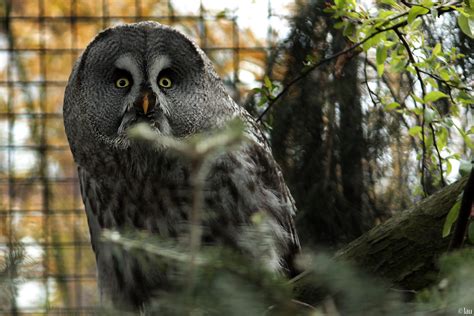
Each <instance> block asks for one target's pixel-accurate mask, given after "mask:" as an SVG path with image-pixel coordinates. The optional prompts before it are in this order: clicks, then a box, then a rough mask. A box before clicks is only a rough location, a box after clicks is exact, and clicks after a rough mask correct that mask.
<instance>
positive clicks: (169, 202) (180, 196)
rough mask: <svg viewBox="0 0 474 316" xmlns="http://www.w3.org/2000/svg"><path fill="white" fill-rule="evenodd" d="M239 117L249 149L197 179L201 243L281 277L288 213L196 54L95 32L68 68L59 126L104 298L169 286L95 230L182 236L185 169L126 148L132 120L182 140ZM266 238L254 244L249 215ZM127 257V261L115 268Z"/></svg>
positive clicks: (276, 177)
mask: <svg viewBox="0 0 474 316" xmlns="http://www.w3.org/2000/svg"><path fill="white" fill-rule="evenodd" d="M235 118H239V119H241V120H242V121H243V122H244V123H245V126H246V130H245V133H246V135H247V136H248V138H249V139H250V140H251V141H250V142H247V143H245V144H244V145H242V146H241V147H239V149H237V150H233V151H231V152H227V153H224V154H222V155H220V156H219V157H217V158H216V159H214V160H213V161H212V163H211V166H210V168H209V172H208V174H207V176H206V178H205V181H204V189H203V196H204V201H203V202H204V205H203V212H204V213H205V214H203V216H202V218H203V219H202V223H201V225H202V231H203V234H202V242H203V243H204V244H221V245H225V246H228V247H231V248H233V249H235V250H237V251H239V252H241V253H244V254H246V255H248V256H249V257H250V258H254V259H255V260H256V262H259V263H260V264H261V265H263V266H266V267H268V269H271V270H274V271H276V272H277V273H279V272H282V273H286V274H288V275H291V274H292V273H294V270H293V267H292V260H293V256H294V254H295V253H296V252H297V251H298V249H299V242H298V238H297V235H296V233H295V229H294V224H293V216H294V215H295V210H296V209H295V206H294V202H293V199H292V197H291V195H290V193H289V190H288V188H287V186H286V185H285V183H284V180H283V177H282V174H281V171H280V169H279V167H278V165H277V163H276V162H275V160H274V159H273V157H272V155H271V151H270V149H269V147H268V145H267V143H266V140H265V138H264V136H263V134H262V132H261V131H260V129H259V128H258V126H256V124H255V123H254V121H253V119H252V118H251V117H250V115H249V114H248V113H247V112H246V111H245V110H244V109H243V108H241V107H240V106H238V105H237V104H236V103H235V102H234V101H233V100H232V99H231V98H230V97H229V95H228V94H227V93H226V90H225V88H224V86H223V84H222V82H221V80H220V79H219V78H218V76H217V75H216V73H215V71H214V69H213V66H212V64H211V62H210V61H209V59H208V58H207V57H206V55H205V54H204V53H203V52H202V50H201V49H200V48H199V47H197V46H196V45H195V44H194V43H193V42H192V41H191V40H189V39H188V38H187V37H186V36H185V35H183V34H181V33H180V32H178V31H176V30H174V29H172V28H170V27H167V26H163V25H160V24H158V23H154V22H142V23H137V24H130V25H122V26H118V27H114V28H110V29H107V30H105V31H103V32H101V33H100V34H99V35H97V36H96V38H95V39H94V40H93V41H92V42H91V43H90V44H89V46H88V47H87V48H86V50H85V51H84V53H83V54H82V56H81V57H80V58H79V60H78V61H77V62H76V64H75V66H74V69H73V71H72V74H71V76H70V78H69V82H68V85H67V88H66V92H65V98H64V124H65V128H66V133H67V137H68V141H69V144H70V147H71V151H72V153H73V156H74V160H75V162H76V163H77V165H78V170H79V180H80V184H81V193H82V198H83V202H84V205H85V209H86V214H87V220H88V224H89V229H90V235H91V242H92V247H93V249H94V251H95V254H96V260H97V268H98V277H99V287H100V290H101V294H102V298H103V299H104V300H107V301H112V302H113V303H115V304H117V305H123V306H125V305H127V306H141V305H142V304H144V303H146V302H147V300H149V298H150V297H151V295H152V293H153V292H156V290H166V289H167V288H169V287H170V286H171V285H170V280H169V277H168V275H167V272H164V271H161V270H160V269H158V267H156V266H151V267H147V266H145V265H144V264H143V263H142V262H138V261H137V260H136V259H134V258H133V257H130V256H122V257H120V258H119V255H118V254H117V253H116V252H112V251H110V249H109V247H110V246H109V245H108V244H105V243H103V242H102V240H101V233H102V232H103V230H104V229H114V230H124V229H135V230H144V231H147V232H149V233H152V234H156V235H158V236H160V237H161V238H171V239H172V240H177V241H178V240H180V239H182V237H183V236H185V235H186V234H187V233H188V231H189V225H188V219H189V212H190V209H191V204H192V200H191V199H192V197H191V196H192V194H191V181H190V166H189V165H188V163H187V160H186V159H182V157H179V156H177V155H173V154H170V153H169V151H168V150H166V148H164V149H157V148H156V147H154V146H152V145H146V144H143V143H137V142H135V141H134V140H131V139H130V138H129V136H128V133H127V131H128V130H129V128H130V127H132V126H134V125H135V124H137V123H139V122H141V123H146V124H148V125H149V126H150V127H151V128H152V130H153V131H154V132H156V134H157V135H165V136H172V137H176V138H182V139H184V138H186V137H188V136H191V135H194V134H196V133H201V132H206V131H209V130H212V129H215V128H219V127H222V126H224V125H225V124H226V123H227V122H228V121H230V120H232V119H235ZM257 212H262V213H263V214H264V215H265V218H266V219H267V220H266V224H267V225H268V227H269V229H268V232H269V238H266V239H265V245H264V247H263V249H262V247H260V246H259V247H257V245H255V244H252V242H253V239H252V236H251V235H252V232H253V230H252V225H253V224H252V220H251V219H252V216H253V215H254V214H256V213H257ZM121 260H122V261H125V262H121Z"/></svg>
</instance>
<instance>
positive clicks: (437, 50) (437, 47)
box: [432, 43, 441, 56]
mask: <svg viewBox="0 0 474 316" xmlns="http://www.w3.org/2000/svg"><path fill="white" fill-rule="evenodd" d="M439 53H441V43H436V45H435V47H434V48H433V53H432V54H433V56H438V55H439Z"/></svg>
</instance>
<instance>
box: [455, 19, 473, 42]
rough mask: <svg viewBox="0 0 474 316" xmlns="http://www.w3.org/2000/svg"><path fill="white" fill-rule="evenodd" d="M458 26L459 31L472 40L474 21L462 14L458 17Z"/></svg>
mask: <svg viewBox="0 0 474 316" xmlns="http://www.w3.org/2000/svg"><path fill="white" fill-rule="evenodd" d="M458 25H459V28H460V29H461V31H463V33H464V34H466V35H467V36H469V37H470V38H474V19H473V18H470V17H466V16H464V15H462V14H460V15H459V16H458Z"/></svg>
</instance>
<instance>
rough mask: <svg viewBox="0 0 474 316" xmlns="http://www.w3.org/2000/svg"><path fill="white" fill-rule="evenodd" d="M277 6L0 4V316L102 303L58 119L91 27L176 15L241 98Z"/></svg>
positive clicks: (78, 1) (93, 1) (277, 26)
mask: <svg viewBox="0 0 474 316" xmlns="http://www.w3.org/2000/svg"><path fill="white" fill-rule="evenodd" d="M230 3H231V2H229V4H230ZM282 3H284V1H279V5H280V6H283V4H282ZM243 7H244V8H243ZM275 11H276V10H275V8H273V7H272V3H271V1H268V2H267V1H265V0H262V1H250V0H249V1H242V2H240V1H239V4H238V5H235V6H233V7H232V6H231V7H230V9H229V7H226V3H225V1H224V2H223V3H220V4H216V2H215V1H207V2H206V1H158V0H146V1H145V0H128V1H115V0H66V1H59V0H57V1H56V0H2V1H1V2H0V273H1V274H0V278H2V280H0V281H1V282H0V284H1V286H0V314H23V313H43V312H48V313H50V314H54V313H57V314H61V313H62V314H70V313H74V314H88V313H90V312H92V311H93V310H94V308H95V307H96V306H97V304H98V293H97V285H96V274H95V258H94V254H93V252H92V249H91V247H90V243H89V232H88V228H87V222H86V218H85V214H84V211H83V206H82V201H81V197H80V192H79V186H78V182H77V179H76V168H75V166H74V163H73V161H72V156H71V154H70V151H69V147H68V145H67V140H66V136H65V133H64V128H63V122H62V100H63V93H64V88H65V85H66V83H67V79H68V76H69V73H70V71H71V69H72V66H73V63H74V61H75V60H76V58H77V57H78V56H79V55H80V53H81V52H82V50H83V49H84V48H85V46H86V45H87V43H88V42H89V41H90V40H91V39H92V38H93V37H94V36H95V34H96V33H97V32H99V31H100V30H102V29H104V28H106V27H109V26H112V25H117V24H120V23H129V22H137V21H142V20H153V21H157V22H160V23H163V24H169V25H173V26H175V27H177V28H178V29H180V30H181V31H183V32H185V33H186V34H188V35H189V36H190V37H192V38H193V39H194V40H195V41H196V42H197V43H198V44H199V45H200V46H201V47H202V48H203V50H204V51H205V52H206V53H207V54H208V56H209V57H210V58H211V60H212V61H213V62H214V64H215V65H216V68H217V71H218V73H219V74H220V76H221V77H222V78H223V80H224V82H225V84H226V86H227V87H228V88H229V90H230V91H231V92H232V95H233V96H234V97H235V98H236V99H237V100H239V98H241V96H243V95H245V92H246V91H247V90H248V89H250V88H253V87H255V85H256V82H257V81H258V80H261V78H262V76H263V74H264V71H265V63H266V59H267V57H268V54H269V52H270V50H271V49H272V47H273V46H274V45H275V43H276V41H277V39H278V36H279V30H281V28H282V25H284V23H286V22H285V18H284V17H282V16H281V15H276V14H274V12H275ZM278 12H281V10H279V11H278ZM249 13H251V14H250V15H249ZM258 15H259V16H260V18H258ZM257 18H258V19H257ZM245 19H247V20H245ZM251 24H253V26H254V27H252V28H249V27H246V26H245V25H247V26H249V25H251ZM280 35H281V33H280Z"/></svg>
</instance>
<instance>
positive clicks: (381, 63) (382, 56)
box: [375, 44, 387, 76]
mask: <svg viewBox="0 0 474 316" xmlns="http://www.w3.org/2000/svg"><path fill="white" fill-rule="evenodd" d="M375 57H376V62H377V73H378V75H379V76H382V74H383V70H384V67H385V60H386V59H387V46H385V45H383V44H382V45H379V46H377V51H376V54H375Z"/></svg>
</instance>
